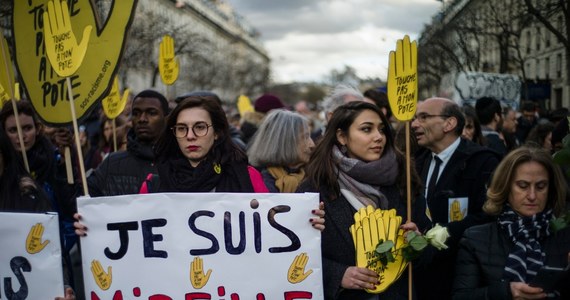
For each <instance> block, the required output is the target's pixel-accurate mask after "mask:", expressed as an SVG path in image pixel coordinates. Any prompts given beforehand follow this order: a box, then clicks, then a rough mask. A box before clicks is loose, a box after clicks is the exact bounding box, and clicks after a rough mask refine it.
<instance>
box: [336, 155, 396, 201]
mask: <svg viewBox="0 0 570 300" xmlns="http://www.w3.org/2000/svg"><path fill="white" fill-rule="evenodd" d="M333 158H334V159H335V161H336V166H337V167H338V169H339V170H338V173H339V177H338V182H339V185H340V188H341V189H346V190H349V191H350V192H352V193H353V194H354V195H355V197H356V198H357V199H358V201H360V202H361V203H362V204H363V205H364V206H365V207H366V206H368V205H372V206H373V207H374V208H381V209H387V208H388V206H389V205H388V199H387V198H386V196H385V195H384V194H383V193H382V192H381V191H380V187H382V186H390V185H393V184H395V183H396V179H397V177H398V162H397V161H396V154H395V153H394V151H392V149H390V148H386V149H385V152H384V153H383V155H382V156H381V157H380V159H378V160H375V161H371V162H364V161H362V160H360V159H354V158H350V157H347V156H345V155H344V154H342V152H340V150H339V149H338V147H337V146H336V145H335V146H334V148H333Z"/></svg>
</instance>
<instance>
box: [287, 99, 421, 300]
mask: <svg viewBox="0 0 570 300" xmlns="http://www.w3.org/2000/svg"><path fill="white" fill-rule="evenodd" d="M389 124H390V123H388V120H387V119H386V117H385V116H384V114H382V112H381V111H380V109H379V108H378V107H377V106H375V105H372V104H369V103H366V102H361V101H355V102H350V103H348V104H345V105H342V106H340V107H338V108H337V109H336V110H335V111H334V113H333V115H332V117H331V119H330V121H329V123H328V125H327V129H326V131H325V135H324V136H323V138H322V139H321V141H320V142H319V143H318V145H317V147H316V149H315V151H314V152H313V153H312V155H311V158H310V160H309V163H308V164H307V166H306V167H305V170H306V178H305V180H304V181H303V182H302V183H301V186H300V187H299V189H298V190H297V192H320V197H321V201H322V202H324V204H325V212H326V216H327V217H326V227H325V229H324V230H323V233H322V240H321V245H322V246H321V249H322V250H321V251H322V258H323V284H324V294H325V299H335V300H337V299H347V300H348V299H350V300H359V299H408V285H407V279H406V278H407V276H401V277H400V279H399V280H397V281H396V282H395V283H393V285H392V286H390V287H389V288H388V289H387V290H385V291H384V292H382V293H380V294H369V293H367V292H366V291H365V289H374V288H375V285H377V284H378V283H379V279H380V275H379V274H377V273H376V272H374V271H372V270H370V269H368V268H361V267H357V266H356V259H355V257H356V253H355V252H356V251H355V247H354V242H353V239H352V236H351V234H350V231H349V228H350V226H351V225H352V224H354V213H355V212H356V211H357V210H358V209H360V208H362V207H366V206H368V205H372V206H373V207H375V208H381V209H392V208H394V209H396V211H397V214H398V215H399V216H404V219H405V216H406V201H405V199H406V198H405V196H404V195H405V191H406V185H405V180H406V175H405V172H404V170H405V168H404V159H403V155H402V154H401V153H400V152H399V151H398V150H397V149H396V148H395V147H394V137H393V135H392V131H391V129H390V126H389ZM413 174H415V172H413ZM413 178H414V180H413V187H412V191H414V194H415V195H416V196H420V197H421V195H419V194H421V193H418V192H419V191H421V190H422V189H421V188H420V187H419V180H417V175H416V177H413ZM413 220H414V222H416V224H417V225H418V226H417V227H420V228H421V229H423V226H422V225H420V223H422V224H428V223H429V221H428V220H427V217H426V215H425V199H423V198H422V199H421V200H420V199H417V200H416V201H414V218H413ZM416 224H414V223H409V224H406V225H405V226H403V228H404V229H411V230H415V229H417V227H416Z"/></svg>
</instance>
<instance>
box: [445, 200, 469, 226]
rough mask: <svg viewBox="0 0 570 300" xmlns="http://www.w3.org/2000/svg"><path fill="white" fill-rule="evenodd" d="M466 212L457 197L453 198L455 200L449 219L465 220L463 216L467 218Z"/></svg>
mask: <svg viewBox="0 0 570 300" xmlns="http://www.w3.org/2000/svg"><path fill="white" fill-rule="evenodd" d="M465 213H466V210H465V209H464V210H463V211H462V210H461V203H459V201H458V200H457V199H456V200H453V202H452V203H451V210H450V213H449V219H450V220H451V222H453V221H461V220H463V218H465Z"/></svg>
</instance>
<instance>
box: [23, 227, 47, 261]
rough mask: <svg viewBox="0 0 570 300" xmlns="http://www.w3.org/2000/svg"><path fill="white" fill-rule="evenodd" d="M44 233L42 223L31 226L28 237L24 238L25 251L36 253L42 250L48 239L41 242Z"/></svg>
mask: <svg viewBox="0 0 570 300" xmlns="http://www.w3.org/2000/svg"><path fill="white" fill-rule="evenodd" d="M43 234H44V225H42V223H37V224H36V225H34V226H32V228H31V229H30V232H29V233H28V237H27V238H26V251H27V252H28V253H30V254H36V253H38V252H41V251H42V250H44V248H45V247H46V246H47V244H49V240H45V241H43V242H42V235H43Z"/></svg>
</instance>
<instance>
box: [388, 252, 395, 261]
mask: <svg viewBox="0 0 570 300" xmlns="http://www.w3.org/2000/svg"><path fill="white" fill-rule="evenodd" d="M386 260H387V261H388V263H391V262H395V261H396V259H395V258H394V255H393V254H392V252H386Z"/></svg>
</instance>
